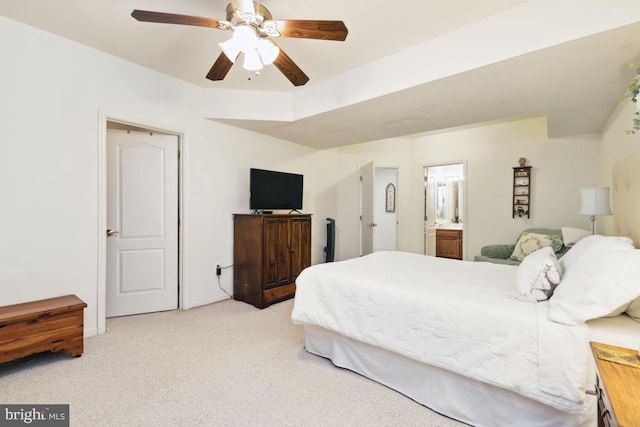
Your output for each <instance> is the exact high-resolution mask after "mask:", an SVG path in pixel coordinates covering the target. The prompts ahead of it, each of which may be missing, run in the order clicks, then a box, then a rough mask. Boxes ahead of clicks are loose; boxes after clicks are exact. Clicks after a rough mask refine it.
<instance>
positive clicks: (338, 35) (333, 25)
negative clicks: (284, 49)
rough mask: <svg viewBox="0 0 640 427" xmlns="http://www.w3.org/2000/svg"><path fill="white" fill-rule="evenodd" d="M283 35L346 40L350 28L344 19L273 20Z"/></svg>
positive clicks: (300, 37)
mask: <svg viewBox="0 0 640 427" xmlns="http://www.w3.org/2000/svg"><path fill="white" fill-rule="evenodd" d="M273 22H275V23H276V26H277V28H278V32H279V33H280V35H281V36H282V37H294V38H299V39H316V40H336V41H344V40H345V39H346V38H347V34H348V33H349V30H348V29H347V27H346V26H345V25H344V22H342V21H314V20H286V21H273Z"/></svg>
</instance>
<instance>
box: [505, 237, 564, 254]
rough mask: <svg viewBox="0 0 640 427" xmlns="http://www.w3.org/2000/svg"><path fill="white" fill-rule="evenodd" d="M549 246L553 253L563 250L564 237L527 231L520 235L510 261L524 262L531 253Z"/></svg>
mask: <svg viewBox="0 0 640 427" xmlns="http://www.w3.org/2000/svg"><path fill="white" fill-rule="evenodd" d="M547 246H551V247H552V248H553V252H558V251H559V250H560V249H562V237H560V236H559V235H555V234H538V233H531V232H528V231H525V232H523V233H522V234H521V235H520V238H519V239H518V242H517V243H516V247H515V248H514V249H513V253H512V254H511V256H510V257H509V259H512V260H515V261H522V260H523V259H524V257H526V256H527V255H529V254H530V253H531V252H535V251H537V250H538V249H542V248H545V247H547Z"/></svg>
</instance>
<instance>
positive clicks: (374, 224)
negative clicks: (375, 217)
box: [369, 222, 378, 227]
mask: <svg viewBox="0 0 640 427" xmlns="http://www.w3.org/2000/svg"><path fill="white" fill-rule="evenodd" d="M377 226H378V224H376V223H375V222H372V223H371V224H369V227H377Z"/></svg>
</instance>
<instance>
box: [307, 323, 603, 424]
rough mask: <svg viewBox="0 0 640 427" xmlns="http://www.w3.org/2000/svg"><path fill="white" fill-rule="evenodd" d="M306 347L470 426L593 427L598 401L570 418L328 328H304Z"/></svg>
mask: <svg viewBox="0 0 640 427" xmlns="http://www.w3.org/2000/svg"><path fill="white" fill-rule="evenodd" d="M304 341H305V349H306V350H307V351H308V352H309V353H312V354H316V355H318V356H322V357H326V358H328V359H330V360H331V361H332V362H333V364H334V365H336V366H339V367H341V368H346V369H349V370H351V371H354V372H357V373H359V374H361V375H363V376H365V377H367V378H369V379H371V380H373V381H376V382H378V383H380V384H383V385H385V386H387V387H389V388H391V389H394V390H396V391H398V392H400V393H402V394H404V395H405V396H407V397H409V398H411V399H413V400H415V401H416V402H418V403H420V404H422V405H424V406H427V407H428V408H430V409H432V410H434V411H436V412H438V413H440V414H443V415H445V416H447V417H450V418H453V419H455V420H459V421H462V422H464V423H467V424H471V425H473V426H478V427H481V426H487V427H497V426H509V427H511V426H514V425H517V426H519V427H520V426H522V427H557V426H563V427H571V426H576V427H595V426H596V425H597V421H596V398H595V396H593V395H588V396H587V399H586V401H587V402H586V404H587V406H588V408H587V414H588V415H584V416H580V415H575V414H570V413H567V412H563V411H560V410H558V409H556V408H552V407H550V406H547V405H545V404H543V403H540V402H537V401H535V400H531V399H528V398H526V397H524V396H521V395H519V394H517V393H514V392H511V391H509V390H506V389H502V388H498V387H495V386H493V385H490V384H485V383H482V382H479V381H475V380H471V379H469V378H465V377H463V376H461V375H459V374H456V373H454V372H451V371H448V370H445V369H441V368H437V367H433V366H430V365H426V364H424V363H421V362H418V361H416V360H413V359H410V358H407V357H405V356H402V355H400V354H397V353H393V352H390V351H387V350H384V349H381V348H378V347H374V346H372V345H369V344H366V343H363V342H360V341H357V340H354V339H351V338H347V337H345V336H342V335H339V334H336V333H334V332H332V331H329V330H327V329H324V328H321V327H318V326H313V325H305V326H304Z"/></svg>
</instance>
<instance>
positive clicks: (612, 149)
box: [597, 100, 640, 245]
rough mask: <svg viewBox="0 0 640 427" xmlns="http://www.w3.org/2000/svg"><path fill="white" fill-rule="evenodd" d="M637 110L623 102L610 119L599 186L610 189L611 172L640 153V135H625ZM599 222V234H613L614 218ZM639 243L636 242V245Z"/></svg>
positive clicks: (603, 219)
mask: <svg viewBox="0 0 640 427" xmlns="http://www.w3.org/2000/svg"><path fill="white" fill-rule="evenodd" d="M635 110H636V106H635V105H634V104H633V103H632V102H631V101H630V100H622V101H620V102H619V103H618V106H617V108H616V109H615V111H614V112H613V114H612V115H611V117H609V121H608V122H607V125H606V126H605V128H604V130H603V135H602V144H601V146H600V153H599V169H598V171H599V178H598V185H602V186H605V187H610V186H611V182H612V176H611V172H612V170H613V167H614V166H615V164H616V163H618V162H619V161H621V160H624V159H626V158H627V157H629V156H630V155H632V154H636V153H640V133H636V134H635V135H634V134H631V135H627V134H625V130H628V129H631V127H632V125H633V117H634V114H633V113H634V112H635ZM614 213H615V212H614ZM597 221H598V230H599V232H601V233H603V234H613V232H614V220H613V216H604V217H598V219H597ZM638 243H639V242H636V245H637V244H638Z"/></svg>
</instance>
